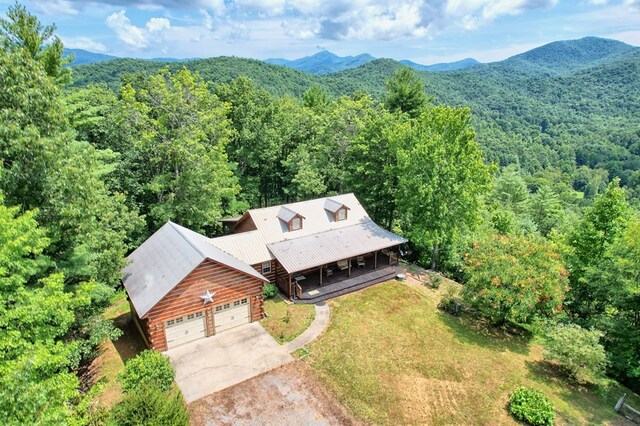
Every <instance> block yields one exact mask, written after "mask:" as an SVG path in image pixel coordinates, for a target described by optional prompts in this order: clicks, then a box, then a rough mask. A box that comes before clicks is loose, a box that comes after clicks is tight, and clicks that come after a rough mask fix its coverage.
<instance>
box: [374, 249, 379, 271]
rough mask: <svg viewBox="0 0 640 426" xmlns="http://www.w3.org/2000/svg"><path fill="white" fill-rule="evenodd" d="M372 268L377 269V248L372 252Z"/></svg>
mask: <svg viewBox="0 0 640 426" xmlns="http://www.w3.org/2000/svg"><path fill="white" fill-rule="evenodd" d="M373 269H378V250H376V251H375V252H374V253H373Z"/></svg>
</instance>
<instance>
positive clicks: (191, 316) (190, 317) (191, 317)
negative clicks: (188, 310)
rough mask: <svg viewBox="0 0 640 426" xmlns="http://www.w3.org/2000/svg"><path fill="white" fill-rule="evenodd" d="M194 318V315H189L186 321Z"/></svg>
mask: <svg viewBox="0 0 640 426" xmlns="http://www.w3.org/2000/svg"><path fill="white" fill-rule="evenodd" d="M195 317H196V314H189V315H187V319H188V320H190V319H194V318H195Z"/></svg>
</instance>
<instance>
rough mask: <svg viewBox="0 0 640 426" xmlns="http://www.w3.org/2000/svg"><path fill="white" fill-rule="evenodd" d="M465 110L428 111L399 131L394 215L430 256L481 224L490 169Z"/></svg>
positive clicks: (435, 255) (433, 260)
mask: <svg viewBox="0 0 640 426" xmlns="http://www.w3.org/2000/svg"><path fill="white" fill-rule="evenodd" d="M470 119H471V113H470V111H469V110H468V109H465V108H451V107H446V106H438V107H433V108H429V109H428V110H426V111H425V112H423V113H422V115H421V116H420V117H419V118H418V119H416V120H412V121H408V122H406V123H404V124H403V125H402V126H400V127H399V128H398V129H397V132H396V138H397V142H396V144H397V147H398V152H397V156H398V160H397V161H398V163H397V164H398V166H397V179H398V190H397V193H396V200H397V206H398V211H399V213H400V214H401V216H402V219H403V221H404V226H405V229H406V230H407V234H408V235H409V237H410V239H411V241H412V242H413V243H414V244H415V245H416V246H417V247H419V248H420V249H421V251H422V253H430V254H431V267H432V268H434V269H435V267H436V259H437V254H438V249H439V246H440V245H442V244H443V243H447V242H451V241H452V239H453V238H455V237H456V236H457V234H458V233H459V231H461V230H463V229H465V228H473V227H474V226H475V225H476V224H477V222H478V221H479V219H480V217H479V213H480V207H481V200H480V197H481V196H482V195H483V194H485V193H486V192H487V191H488V190H489V185H490V182H491V174H492V172H493V168H492V167H491V166H488V165H486V164H485V163H484V159H483V157H482V152H481V151H480V148H479V146H478V143H477V142H476V141H475V133H474V131H473V129H472V128H471V125H470V123H469V122H470Z"/></svg>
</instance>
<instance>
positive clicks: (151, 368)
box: [118, 350, 175, 392]
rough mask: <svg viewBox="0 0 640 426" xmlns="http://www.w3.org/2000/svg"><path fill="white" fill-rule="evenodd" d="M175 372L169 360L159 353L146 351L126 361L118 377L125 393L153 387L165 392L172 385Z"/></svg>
mask: <svg viewBox="0 0 640 426" xmlns="http://www.w3.org/2000/svg"><path fill="white" fill-rule="evenodd" d="M174 377H175V372H174V371H173V367H171V364H169V360H168V359H167V358H165V357H164V356H162V354H160V353H159V352H156V351H152V350H146V351H143V352H141V353H140V354H139V355H138V356H136V357H135V358H133V359H130V360H129V361H127V364H126V365H125V367H124V371H122V372H121V373H120V374H119V375H118V379H119V380H120V382H121V383H122V390H123V391H125V392H128V391H131V390H136V392H137V389H138V388H140V387H143V386H148V387H153V388H157V389H160V390H161V391H167V390H169V388H170V387H171V383H173V378H174Z"/></svg>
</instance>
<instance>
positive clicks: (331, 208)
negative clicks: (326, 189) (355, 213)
mask: <svg viewBox="0 0 640 426" xmlns="http://www.w3.org/2000/svg"><path fill="white" fill-rule="evenodd" d="M324 209H325V210H326V211H327V215H328V217H329V220H330V221H334V222H339V221H341V220H346V219H347V212H348V211H349V207H347V206H345V205H344V204H343V203H341V202H340V201H336V200H332V199H331V198H327V199H326V200H325V202H324Z"/></svg>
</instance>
